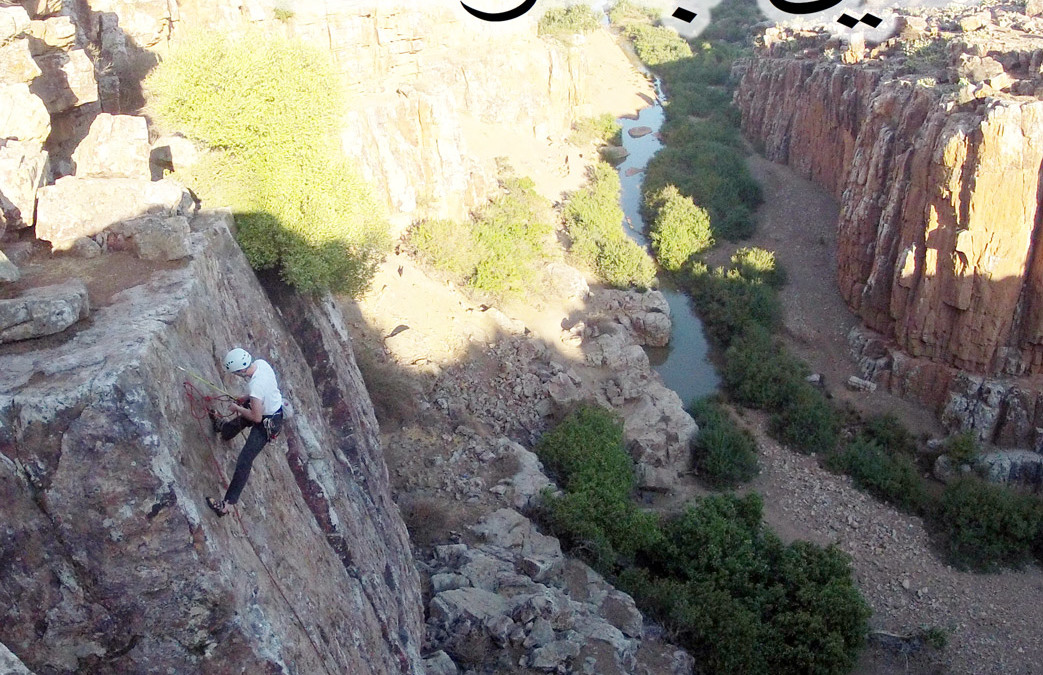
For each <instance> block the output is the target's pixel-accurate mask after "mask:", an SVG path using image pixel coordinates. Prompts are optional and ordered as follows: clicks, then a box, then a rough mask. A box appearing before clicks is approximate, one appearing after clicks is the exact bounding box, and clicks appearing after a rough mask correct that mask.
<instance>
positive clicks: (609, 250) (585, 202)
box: [565, 162, 655, 288]
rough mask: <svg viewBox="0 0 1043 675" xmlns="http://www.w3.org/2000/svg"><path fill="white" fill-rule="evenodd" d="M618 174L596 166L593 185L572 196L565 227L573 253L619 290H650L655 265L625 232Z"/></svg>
mask: <svg viewBox="0 0 1043 675" xmlns="http://www.w3.org/2000/svg"><path fill="white" fill-rule="evenodd" d="M619 192H620V184H619V174H617V173H616V171H615V169H613V168H612V167H611V166H609V165H608V164H606V163H604V162H599V163H598V164H596V165H595V166H594V167H593V169H592V171H591V174H590V182H589V184H588V185H587V187H584V188H582V189H580V190H578V191H576V192H575V193H573V194H572V195H571V196H570V197H569V201H568V203H567V204H566V205H565V226H566V228H567V232H568V235H569V239H571V240H572V246H571V247H570V249H569V250H570V252H571V254H572V256H573V257H574V258H575V259H577V260H578V261H579V262H580V263H582V264H583V265H586V266H587V267H589V268H591V269H593V270H595V272H596V273H597V275H598V277H600V278H601V280H602V281H604V282H605V283H607V284H609V285H611V286H615V287H616V288H628V287H630V286H638V287H640V288H648V287H650V286H652V284H653V282H654V281H655V263H654V262H653V261H652V259H651V257H649V255H648V253H647V252H646V251H645V250H644V249H643V248H642V247H640V246H638V245H637V244H636V243H634V242H633V241H631V240H630V238H628V237H627V236H626V233H625V232H624V231H623V209H621V208H620V206H619Z"/></svg>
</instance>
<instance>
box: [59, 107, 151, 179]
mask: <svg viewBox="0 0 1043 675" xmlns="http://www.w3.org/2000/svg"><path fill="white" fill-rule="evenodd" d="M151 153H152V146H151V145H150V144H149V140H148V125H147V123H146V122H145V118H144V117H135V116H133V115H109V114H108V113H102V114H100V115H98V116H97V117H96V118H95V119H94V121H93V122H92V123H91V128H90V131H89V132H87V137H86V138H84V139H83V140H82V141H80V144H79V145H77V146H76V150H75V151H73V153H72V162H73V171H74V173H75V174H76V176H78V177H80V178H137V179H142V180H151V179H152V169H151V166H150V163H149V157H150V155H151Z"/></svg>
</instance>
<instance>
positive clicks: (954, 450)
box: [945, 431, 981, 466]
mask: <svg viewBox="0 0 1043 675" xmlns="http://www.w3.org/2000/svg"><path fill="white" fill-rule="evenodd" d="M945 452H946V454H948V455H949V459H951V460H952V461H953V463H954V464H955V465H957V466H959V465H961V464H973V463H974V460H976V459H977V458H978V455H979V454H981V447H980V446H979V445H978V439H977V438H976V437H975V436H974V432H973V431H964V432H963V433H960V434H956V435H955V436H953V437H952V438H950V439H948V440H947V441H946V442H945Z"/></svg>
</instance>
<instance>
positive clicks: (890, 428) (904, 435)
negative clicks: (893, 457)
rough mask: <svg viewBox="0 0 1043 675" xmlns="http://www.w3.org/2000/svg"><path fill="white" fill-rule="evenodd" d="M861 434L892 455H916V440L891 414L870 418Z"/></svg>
mask: <svg viewBox="0 0 1043 675" xmlns="http://www.w3.org/2000/svg"><path fill="white" fill-rule="evenodd" d="M861 432H862V435H863V436H865V438H866V439H867V440H869V441H872V442H874V443H876V444H878V445H879V446H880V447H882V448H883V449H884V450H887V451H888V452H890V453H892V454H903V455H908V456H913V455H915V454H916V439H915V438H913V435H912V434H910V433H909V431H908V430H907V429H906V428H905V427H903V426H902V423H901V422H899V421H898V418H897V417H895V416H894V415H892V414H891V413H887V414H884V415H877V416H874V417H871V418H869V419H868V420H866V421H865V424H863V425H862V430H861Z"/></svg>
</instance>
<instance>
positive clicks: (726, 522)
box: [619, 494, 869, 674]
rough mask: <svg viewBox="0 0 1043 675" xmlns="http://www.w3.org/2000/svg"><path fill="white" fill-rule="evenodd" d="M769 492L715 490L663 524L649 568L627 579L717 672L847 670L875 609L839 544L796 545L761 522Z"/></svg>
mask: <svg viewBox="0 0 1043 675" xmlns="http://www.w3.org/2000/svg"><path fill="white" fill-rule="evenodd" d="M761 510H762V503H761V500H760V497H759V496H758V495H756V494H751V495H748V496H746V497H742V498H739V497H735V496H731V495H714V496H710V497H706V498H703V499H701V500H699V501H698V503H697V504H696V505H695V506H692V507H689V509H688V510H687V511H686V512H685V513H684V514H682V515H680V516H678V517H675V518H672V519H669V520H668V521H666V522H664V523H663V526H662V529H663V536H662V540H661V542H659V544H658V546H657V547H656V549H654V550H647V551H644V552H643V554H642V557H641V561H642V562H644V563H646V565H645V567H646V570H627V571H625V572H623V573H621V574H620V575H619V582H620V584H621V585H622V586H623V587H624V588H625V589H626V590H627V591H629V592H631V593H633V594H634V595H635V597H636V598H637V599H638V601H639V603H640V604H641V605H642V607H644V608H645V609H646V611H649V612H650V613H651V614H652V615H653V616H655V617H656V618H657V619H659V620H660V621H662V622H663V623H664V624H665V626H666V628H667V630H668V631H669V633H670V634H671V635H672V636H674V637H675V639H679V640H680V642H681V643H682V644H683V645H684V646H686V647H687V648H689V649H690V650H692V651H693V652H694V653H695V655H696V658H697V660H698V661H699V662H700V663H702V664H703V665H704V667H705V668H706V670H707V671H708V672H728V673H787V674H788V673H793V674H796V673H843V672H846V671H847V670H848V669H850V668H851V666H852V665H853V664H854V661H855V659H856V658H857V656H858V652H859V650H860V649H861V646H862V643H863V639H864V635H865V632H866V628H867V626H866V621H867V619H868V617H869V609H868V606H867V605H866V603H865V601H864V600H863V599H862V597H861V595H860V594H859V592H858V590H857V588H856V587H855V585H854V582H853V580H852V578H851V569H850V563H849V561H848V559H847V558H846V556H845V555H844V554H843V553H841V552H839V551H838V550H836V549H834V548H827V549H822V548H820V547H818V546H816V545H814V544H810V543H808V542H796V543H794V544H792V545H790V546H786V545H784V544H782V542H781V541H780V540H779V539H778V537H776V536H775V535H774V534H772V533H771V532H770V531H768V530H767V529H766V528H764V526H763V525H762V524H761Z"/></svg>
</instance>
